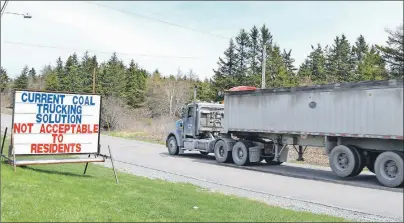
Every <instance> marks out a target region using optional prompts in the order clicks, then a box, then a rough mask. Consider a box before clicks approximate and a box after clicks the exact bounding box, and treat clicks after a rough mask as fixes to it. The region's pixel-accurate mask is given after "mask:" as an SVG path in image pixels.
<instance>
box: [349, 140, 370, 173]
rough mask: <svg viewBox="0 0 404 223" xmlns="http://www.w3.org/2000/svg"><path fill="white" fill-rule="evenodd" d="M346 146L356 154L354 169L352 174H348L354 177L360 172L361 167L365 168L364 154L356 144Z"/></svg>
mask: <svg viewBox="0 0 404 223" xmlns="http://www.w3.org/2000/svg"><path fill="white" fill-rule="evenodd" d="M348 148H350V149H351V150H352V152H354V153H355V154H356V156H357V160H356V161H357V162H356V165H355V169H354V171H353V172H352V174H351V175H349V176H350V177H356V176H358V175H359V174H360V173H361V172H362V170H363V168H365V163H366V162H365V156H364V155H363V151H362V150H361V149H359V148H358V147H356V146H352V145H349V146H348Z"/></svg>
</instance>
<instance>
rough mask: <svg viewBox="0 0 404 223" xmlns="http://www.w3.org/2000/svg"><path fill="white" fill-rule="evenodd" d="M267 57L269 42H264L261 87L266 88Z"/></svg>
mask: <svg viewBox="0 0 404 223" xmlns="http://www.w3.org/2000/svg"><path fill="white" fill-rule="evenodd" d="M266 57H267V44H266V42H264V47H263V51H262V74H261V89H265V67H266V66H265V62H266Z"/></svg>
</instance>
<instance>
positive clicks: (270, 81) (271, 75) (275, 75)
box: [265, 45, 295, 88]
mask: <svg viewBox="0 0 404 223" xmlns="http://www.w3.org/2000/svg"><path fill="white" fill-rule="evenodd" d="M270 53H271V54H270V57H269V58H268V59H267V62H266V71H265V74H266V78H265V81H266V86H268V87H273V88H277V87H292V86H294V85H295V80H294V76H290V75H289V74H288V70H287V67H286V66H285V63H284V61H283V57H282V55H281V50H280V47H279V46H277V45H274V47H273V49H271V51H270Z"/></svg>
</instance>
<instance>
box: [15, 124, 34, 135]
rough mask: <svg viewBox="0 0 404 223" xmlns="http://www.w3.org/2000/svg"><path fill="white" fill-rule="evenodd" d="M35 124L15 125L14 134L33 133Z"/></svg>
mask: <svg viewBox="0 0 404 223" xmlns="http://www.w3.org/2000/svg"><path fill="white" fill-rule="evenodd" d="M32 126H34V123H14V128H13V129H14V133H31V132H32Z"/></svg>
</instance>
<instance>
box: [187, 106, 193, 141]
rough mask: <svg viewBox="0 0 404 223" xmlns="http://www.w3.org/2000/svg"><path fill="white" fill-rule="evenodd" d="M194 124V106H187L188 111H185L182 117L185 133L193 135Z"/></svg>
mask: <svg viewBox="0 0 404 223" xmlns="http://www.w3.org/2000/svg"><path fill="white" fill-rule="evenodd" d="M194 124H195V118H194V107H193V106H189V107H188V112H187V114H186V117H185V119H184V132H185V135H189V136H192V135H193V131H194Z"/></svg>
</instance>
